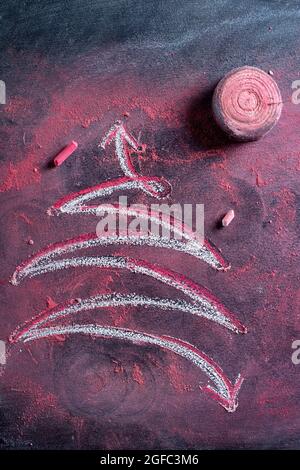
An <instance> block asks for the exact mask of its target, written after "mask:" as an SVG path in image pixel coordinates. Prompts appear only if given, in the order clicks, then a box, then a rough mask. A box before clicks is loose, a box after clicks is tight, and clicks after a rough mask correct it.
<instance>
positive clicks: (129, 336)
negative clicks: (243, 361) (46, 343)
mask: <svg viewBox="0 0 300 470" xmlns="http://www.w3.org/2000/svg"><path fill="white" fill-rule="evenodd" d="M76 333H77V334H80V333H82V334H85V335H90V336H100V337H103V338H117V339H120V340H125V341H131V342H133V343H135V344H153V345H156V346H159V347H161V348H163V349H168V350H170V351H172V352H174V353H175V354H178V355H179V356H181V357H183V358H185V359H187V360H189V361H190V362H192V363H193V364H194V365H195V366H196V367H198V368H199V369H201V370H202V371H203V372H204V373H205V374H206V375H207V376H208V377H209V378H210V380H211V381H212V382H213V383H214V387H212V386H207V387H203V388H202V390H203V391H206V389H207V388H208V387H209V389H210V390H211V391H212V392H214V394H216V395H217V396H218V398H219V399H218V401H219V403H220V404H221V405H222V406H223V407H224V408H225V409H227V411H231V412H232V411H235V409H236V407H237V392H238V390H237V389H235V387H234V386H232V384H231V383H230V382H229V380H228V379H227V378H226V376H225V374H224V372H223V371H222V369H221V368H220V367H219V366H218V365H217V364H216V363H214V361H213V360H212V359H211V358H209V357H208V356H207V355H204V353H201V351H199V350H197V348H195V346H193V345H191V344H190V343H187V342H183V341H180V342H178V340H177V339H176V338H171V337H160V336H156V335H152V334H151V335H150V334H147V333H143V332H138V331H134V330H129V329H123V328H117V327H106V326H99V325H94V324H86V325H76V324H75V325H68V326H56V327H49V328H42V329H37V330H33V331H31V332H30V334H29V335H28V336H26V338H25V339H24V340H23V342H24V343H26V342H29V341H35V340H38V339H42V338H48V337H51V336H55V335H65V334H76ZM237 382H239V387H238V389H239V388H240V386H241V377H240V375H239V376H238V379H237ZM234 389H235V390H234ZM214 394H213V395H211V396H212V397H213V398H215V395H214ZM215 399H216V398H215Z"/></svg>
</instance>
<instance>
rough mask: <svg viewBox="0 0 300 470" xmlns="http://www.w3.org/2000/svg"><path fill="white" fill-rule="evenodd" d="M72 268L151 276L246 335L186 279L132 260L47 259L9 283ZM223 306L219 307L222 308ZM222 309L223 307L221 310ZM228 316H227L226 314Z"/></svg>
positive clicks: (107, 258)
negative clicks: (123, 270)
mask: <svg viewBox="0 0 300 470" xmlns="http://www.w3.org/2000/svg"><path fill="white" fill-rule="evenodd" d="M74 267H99V268H117V269H127V270H129V271H131V272H134V273H138V274H144V275H146V276H148V277H152V278H154V279H156V280H157V281H159V282H161V283H163V284H166V285H168V286H170V287H174V288H175V289H176V290H178V291H180V292H182V293H183V294H185V295H186V296H188V297H189V298H191V299H192V300H193V301H194V302H195V303H196V304H197V305H198V306H199V307H201V309H202V310H203V311H205V312H206V315H209V316H211V317H212V318H214V319H215V321H217V322H218V323H219V324H221V325H223V326H224V327H226V328H228V329H230V330H232V331H235V332H237V333H238V332H246V329H245V327H244V326H243V325H241V324H240V322H239V321H238V320H236V319H235V318H230V317H231V316H232V315H230V317H228V316H226V315H224V314H223V312H222V311H221V310H220V309H218V307H217V306H216V305H214V303H213V300H212V299H211V300H210V299H208V298H206V297H205V296H204V295H203V296H202V295H201V293H200V292H201V289H203V288H201V286H198V285H196V284H195V286H196V287H197V288H198V289H199V291H200V292H197V290H196V289H195V288H193V287H191V286H190V285H188V282H189V280H184V279H185V278H183V277H182V276H181V277H179V278H178V279H176V277H175V276H176V274H175V273H172V272H169V273H168V271H166V270H160V269H159V268H156V267H154V265H150V266H148V265H147V264H141V265H139V264H138V262H137V261H136V260H133V259H130V258H124V257H113V256H102V257H78V258H67V259H62V260H51V261H49V262H48V263H46V262H43V263H42V264H40V265H35V266H33V267H25V268H24V269H23V270H22V271H21V272H16V273H15V276H14V277H13V279H12V281H11V282H12V284H14V285H18V284H19V283H20V282H21V281H22V280H23V279H24V278H25V277H29V278H32V277H35V276H39V275H42V274H46V273H50V272H54V271H58V270H62V269H69V268H74ZM222 307H223V306H222ZM223 310H225V308H224V307H223ZM227 315H228V314H227Z"/></svg>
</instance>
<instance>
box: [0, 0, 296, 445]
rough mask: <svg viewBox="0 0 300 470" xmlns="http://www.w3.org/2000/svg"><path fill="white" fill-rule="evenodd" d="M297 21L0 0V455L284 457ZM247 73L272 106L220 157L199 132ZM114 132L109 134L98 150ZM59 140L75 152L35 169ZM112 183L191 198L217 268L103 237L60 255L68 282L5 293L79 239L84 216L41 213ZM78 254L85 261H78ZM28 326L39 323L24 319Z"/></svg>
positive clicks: (198, 8) (288, 436)
mask: <svg viewBox="0 0 300 470" xmlns="http://www.w3.org/2000/svg"><path fill="white" fill-rule="evenodd" d="M299 21H300V3H299V2H297V1H262V0H261V1H259V0H256V1H253V0H252V1H232V0H231V1H229V0H228V1H222V0H220V1H211V0H209V1H208V0H207V1H206V0H201V1H200V0H198V1H196V0H188V1H185V2H182V1H181V0H164V1H158V0H147V1H146V0H144V1H141V0H138V1H133V0H127V1H126V0H102V1H100V0H98V1H91V0H85V1H83V0H73V1H64V0H61V1H58V0H54V1H51V2H50V1H49V2H47V1H39V2H30V1H22V2H20V1H19V0H18V1H17V0H15V1H14V0H8V1H7V2H2V4H1V6H0V38H1V41H0V47H1V76H0V79H1V80H3V81H4V82H5V84H6V104H1V105H0V118H1V127H0V133H1V134H0V135H1V139H0V167H1V171H0V191H1V199H0V201H1V202H0V204H1V209H0V214H1V225H0V237H1V241H0V250H1V266H0V270H1V271H0V277H1V284H0V292H1V312H0V332H1V335H0V336H1V337H0V339H1V341H2V342H4V343H5V347H6V361H4V360H3V355H2V362H6V363H5V364H2V365H1V366H0V367H1V377H0V447H1V448H3V449H14V448H16V449H32V448H34V449H126V448H128V449H215V448H236V449H241V448H300V444H299V433H300V412H299V407H300V396H299V372H300V365H298V366H297V365H295V364H293V362H292V360H291V355H292V347H291V345H292V342H293V341H295V340H297V339H300V331H299V330H300V328H299V303H300V297H299V259H298V253H299V235H298V234H299V181H300V174H299V170H300V164H299V157H300V149H299V125H298V124H299V116H300V114H299V113H300V105H298V106H297V105H296V104H294V103H293V102H292V100H291V95H292V88H291V84H292V82H293V81H294V80H297V79H299V70H300V68H299V65H300V59H299V46H300V41H299ZM246 64H247V65H254V66H258V67H260V68H262V69H263V70H265V71H269V70H272V71H273V73H274V78H275V79H276V81H277V83H278V85H279V87H280V90H281V93H282V96H283V101H284V108H283V113H282V116H281V119H280V121H279V123H278V125H277V126H276V128H275V129H274V130H272V131H271V132H270V133H269V134H268V135H267V136H266V137H264V138H263V139H262V140H260V141H258V142H254V143H249V144H234V143H232V142H229V141H228V140H227V139H226V138H225V137H224V136H223V135H222V133H221V132H220V131H219V130H218V129H217V128H216V126H215V125H214V123H213V121H212V115H211V96H212V91H213V89H214V87H215V85H216V83H217V82H218V81H219V80H220V78H222V76H223V75H224V74H225V73H226V72H228V71H229V70H231V69H232V68H234V67H237V66H242V65H246ZM116 120H121V123H122V125H124V128H122V127H120V125H119V127H118V125H117V128H116V129H117V130H116V129H113V134H114V135H113V136H112V139H111V142H110V145H103V147H105V149H104V148H101V147H99V143H101V141H102V139H103V138H104V137H105V135H106V134H107V132H108V131H109V129H111V128H112V126H113V125H114V123H115V122H116ZM128 136H129V137H128ZM118 139H119V140H118ZM126 139H127V140H126ZM134 139H136V140H134ZM72 140H75V141H77V142H78V144H79V147H78V149H77V150H76V152H75V153H74V154H73V155H72V156H71V157H70V158H69V159H68V160H67V161H66V162H65V163H64V164H62V165H61V166H59V167H57V168H52V167H51V161H52V160H53V158H54V156H55V155H56V154H57V153H58V152H59V151H60V150H61V149H62V148H63V147H64V146H65V145H67V144H68V143H69V142H71V141H72ZM128 141H130V142H131V144H132V145H130V142H128ZM118 142H119V147H118V145H117V143H118ZM135 142H136V148H134V147H135ZM122 145H123V146H122ZM126 158H128V161H126ZM122 159H123V168H122V166H121V165H120V163H122ZM124 161H125V163H124ZM131 162H132V169H131V170H132V172H133V175H129V176H128V174H127V175H126V172H127V173H130V168H129V166H128V165H129V163H131ZM124 165H125V166H124ZM126 165H127V166H126ZM124 169H125V170H124ZM126 178H127V179H126ZM153 178H154V180H153ZM133 180H134V181H135V182H138V183H137V186H138V187H134V188H132V185H131V183H132V181H133ZM116 181H119V182H120V181H122V182H123V183H124V182H125V183H126V182H127V183H128V185H127V186H126V185H125V189H124V190H122V191H121V192H119V193H121V194H122V195H126V196H128V202H129V203H130V204H133V203H135V204H151V203H155V202H160V201H163V202H168V203H171V204H175V203H179V204H184V203H186V204H204V208H205V236H206V237H207V239H209V240H210V241H211V242H212V243H213V244H214V245H215V246H217V247H218V249H219V250H221V253H222V257H224V259H226V260H227V261H228V262H229V263H230V264H231V269H230V270H222V269H220V270H218V269H215V267H216V266H212V265H209V264H208V263H207V262H205V261H207V260H203V259H198V258H199V257H200V258H201V256H200V255H199V257H198V258H197V256H195V255H193V254H192V255H191V253H187V252H186V250H187V248H186V245H184V246H183V247H181V248H182V249H181V250H176V249H173V248H172V247H170V246H169V245H167V246H165V247H161V246H157V244H159V242H158V241H157V240H154V242H153V244H152V245H151V244H150V243H148V244H147V243H144V244H142V245H141V246H136V245H134V244H133V243H131V244H129V245H128V244H127V245H126V244H125V245H124V244H121V243H118V240H117V241H116V242H117V243H111V244H107V245H103V244H102V245H101V244H98V245H97V246H90V245H88V247H86V246H85V248H84V247H83V249H79V250H78V251H76V252H75V253H68V254H67V255H68V257H69V258H74V257H76V258H77V259H78V258H80V257H81V258H80V260H81V261H79V262H78V265H77V264H76V263H75V264H74V266H72V267H70V266H69V267H70V269H55V266H56V265H55V261H54V264H53V258H51V256H50V258H49V257H48V258H46V260H45V259H43V260H42V261H41V262H39V261H38V262H37V264H34V263H36V260H35V261H34V260H33V261H29V264H27V265H23V266H22V267H21V268H20V270H19V271H18V272H17V275H16V276H17V278H18V281H20V282H15V284H18V285H12V284H11V283H9V279H10V278H11V276H12V274H13V273H14V271H15V269H16V267H17V266H20V265H22V263H23V262H25V261H27V260H28V259H30V257H31V256H33V255H34V254H35V253H36V252H39V251H41V250H45V247H47V246H48V245H51V244H53V243H56V242H57V243H58V242H59V243H60V244H62V246H63V247H64V248H63V249H65V248H66V245H64V242H65V241H66V240H69V239H72V238H78V237H80V236H82V234H86V233H90V234H92V235H93V236H95V233H96V225H97V223H98V221H99V220H100V219H101V217H100V216H99V214H98V215H95V214H82V213H78V212H80V211H78V210H75V211H73V212H72V211H69V212H68V210H67V211H65V212H64V213H63V211H60V210H58V211H54V212H55V214H54V215H55V216H51V215H53V210H52V212H51V211H49V208H51V207H52V206H53V205H55V203H56V202H57V201H59V200H62V198H65V197H66V196H69V195H74V194H75V196H74V197H75V199H76V197H78V192H79V191H81V190H86V189H87V188H94V187H95V186H98V189H99V187H100V189H101V188H102V189H103V185H105V184H106V185H107V184H108V185H109V184H112V185H113V186H114V185H116ZM151 182H152V183H151ZM127 183H126V184H127ZM167 184H168V185H170V188H171V193H170V194H169V197H168V198H167V199H164V198H163V197H162V199H159V200H158V199H157V198H156V196H157V192H159V188H160V189H162V188H163V186H164V185H167ZM91 191H92V190H91ZM100 192H101V191H100ZM119 193H117V192H116V193H115V192H113V193H112V194H108V193H107V192H105V191H104V195H103V194H102V193H101V194H100V196H101V195H102V197H98V199H93V200H90V201H89V204H94V205H97V204H104V203H105V204H111V203H115V202H117V195H118V194H119ZM76 194H77V196H76ZM97 195H98V196H99V191H98V193H97ZM92 196H93V197H94V196H95V194H92ZM63 201H65V199H63ZM79 202H80V201H79ZM75 203H76V204H77V203H78V200H77V199H76V201H75ZM81 203H82V201H81ZM76 204H75V208H77V209H78V207H81V206H80V204H79V206H78V204H77V205H76ZM59 207H60V208H61V207H65V206H63V204H62V205H60V206H59ZM68 207H69V208H70V207H73V209H74V206H68ZM230 208H233V209H234V210H235V213H236V217H235V219H234V221H233V222H232V223H231V224H230V226H229V227H228V228H226V229H220V225H219V221H220V218H222V216H223V215H224V214H225V213H226V212H227V211H228V210H229V209H230ZM57 212H58V213H57ZM70 212H71V213H70ZM80 241H81V242H82V241H83V238H80ZM59 246H61V245H59ZM52 249H53V248H52ZM60 249H62V248H60ZM43 253H44V251H43ZM212 253H215V252H214V249H213V248H212ZM108 256H109V257H110V258H108ZM218 256H219V255H218ZM92 257H93V258H94V259H95V258H97V259H98V262H99V263H100V261H99V259H101V260H102V261H101V262H102V266H99V265H97V266H95V265H93V266H91V265H88V263H84V262H83V261H82V259H85V260H87V259H91V258H92ZM128 258H130V260H131V261H128ZM63 259H65V258H64V257H63ZM108 259H110V260H113V261H112V263H111V264H109V262H108V261H107V260H108ZM218 259H219V258H218ZM220 259H221V258H220ZM116 260H118V262H119V263H121V265H122V263H123V265H122V266H121V267H120V266H117V267H116V266H112V264H113V263H114V262H116ZM132 260H135V261H132ZM63 262H64V261H63ZM30 263H31V264H30ZM47 263H48V264H47ZM51 263H52V264H51ZM145 263H146V264H145ZM90 264H92V263H90ZM124 264H125V267H124ZM212 264H213V263H212ZM45 266H46V267H45ZM60 266H61V265H60ZM145 271H147V273H148V275H147V273H145ZM33 273H35V274H36V275H35V276H34V277H30V276H31V274H33ZM170 273H172V274H170ZM170 276H171V279H172V282H171V281H170ZM172 276H173V277H172ZM187 279H189V280H190V281H187ZM14 280H16V277H15V278H14ZM162 281H164V282H162ZM192 282H193V284H192ZM187 283H188V284H187ZM170 284H172V285H170ZM174 284H175V287H174ZM191 286H193V287H191ZM199 286H204V287H205V288H206V289H208V290H209V291H210V292H211V293H212V294H213V296H214V298H216V299H218V300H217V301H216V303H215V304H214V307H213V308H215V309H216V312H217V313H216V314H215V316H214V318H203V317H201V315H200V316H199V315H197V312H199V311H201V309H200V307H201V305H200V307H199V309H200V310H199V309H198V310H197V305H198V304H197V302H200V304H201V299H202V302H203V295H202V294H203V292H204V291H203V288H200V287H199ZM189 289H190V290H189ZM193 289H194V290H193ZM197 289H198V290H197ZM191 292H192V294H191ZM116 293H117V294H118V295H119V297H118V298H117V300H116ZM133 294H135V298H134V299H133V297H132V295H133ZM187 294H188V295H187ZM95 296H98V297H97V298H98V300H99V304H97V305H96V306H95V300H94V301H93V302H94V303H93V306H92V307H93V308H86V309H85V308H84V306H82V305H83V304H82V302H84V301H85V299H90V298H91V297H95ZM105 296H106V297H105ZM146 297H147V298H148V299H149V298H150V299H152V301H149V302H148V305H145V304H146V303H147V302H146V300H145V298H146ZM191 297H192V298H191ZM71 299H73V301H72V302H73V303H71V304H69V307H70V306H71V307H72V306H73V307H72V308H73V309H72V308H71V311H70V312H69V315H67V316H66V315H65V318H62V315H63V314H62V313H61V312H62V310H63V308H66V307H65V303H66V302H69V301H70V300H71ZM74 299H75V300H74ZM153 299H156V300H155V301H154V300H153ZM157 299H169V300H170V302H171V303H170V305H169V307H168V308H162V305H161V302H162V300H157ZM104 300H106V305H105V306H103V305H102V304H101V302H103V301H104ZM151 302H152V303H151ZM172 302H173V303H172ZM183 302H186V303H185V304H184V303H183ZM96 303H97V302H96ZM61 304H63V305H61ZM100 304H101V306H100ZM198 306H199V305H198ZM81 307H82V308H81ZM202 307H203V305H202ZM80 309H81V310H80ZM195 310H196V314H193V313H195ZM202 310H203V309H202ZM229 311H230V312H231V314H232V316H231V317H228V316H226V315H227V312H229ZM40 312H43V314H42V317H40V321H41V319H42V324H38V323H37V322H38V320H34V321H31V319H32V318H34V317H36V316H37V315H38V314H39V313H40ZM53 312H54V313H55V312H56V314H58V315H57V316H56V317H55V318H54V319H53V318H52V320H51V319H49V316H50V315H53ZM59 312H60V313H59ZM224 312H225V313H224ZM228 315H230V314H228ZM208 316H209V315H208ZM211 320H214V321H211ZM26 322H27V323H26ZM28 322H29V323H28ZM34 322H35V323H34ZM43 322H44V323H43ZM24 323H26V325H25V326H24ZM91 324H93V325H96V326H94V327H93V328H94V329H91V328H92V327H85V326H84V325H91ZM76 325H77V326H76ZM241 325H245V327H246V328H247V330H248V332H247V333H246V334H244V333H243V331H242V330H243V329H242V326H241ZM16 328H19V329H18V331H17V333H16V332H15V335H14V336H11V335H12V333H13V332H14V331H15V330H16ZM45 328H46V329H47V328H48V330H47V331H48V335H47V334H45V331H44V333H43V332H42V329H44V330H45ZM51 328H52V329H51ZM74 328H75V330H76V328H77V330H76V331H77V333H76V332H74ZM101 328H102V329H101ZM124 329H126V331H127V333H125V332H124ZM128 331H129V333H128ZM239 331H240V334H237V333H238V332H239ZM101 332H102V333H101ZM120 332H121V333H120ZM136 332H140V335H141V336H139V337H133V336H132V335H137V334H138V333H136ZM75 333H76V334H75ZM100 333H101V334H102V337H101V335H100ZM104 333H105V334H106V337H103V335H104V336H105V334H104ZM43 334H44V335H45V337H42V335H43ZM26 335H27V336H26ZM130 335H131V336H130ZM10 336H11V338H14V339H15V341H12V342H11V343H8V338H9V337H10ZM25 339H27V340H28V341H27V342H25V341H24V340H25ZM34 339H35V340H34ZM179 340H180V341H181V342H179ZM1 344H2V346H3V343H1ZM191 345H193V346H194V348H192V346H191ZM183 355H185V357H182V356H183ZM239 374H241V377H243V378H244V381H243V383H241V380H240V381H239V382H238V383H237V385H238V386H237V389H236V390H234V383H235V381H236V380H237V378H238V377H239ZM239 386H240V388H239ZM209 387H210V388H209ZM238 388H239V390H238ZM235 394H236V397H235V396H234V395H235ZM230 400H231V401H230ZM237 400H238V407H236V405H237ZM228 411H231V412H228Z"/></svg>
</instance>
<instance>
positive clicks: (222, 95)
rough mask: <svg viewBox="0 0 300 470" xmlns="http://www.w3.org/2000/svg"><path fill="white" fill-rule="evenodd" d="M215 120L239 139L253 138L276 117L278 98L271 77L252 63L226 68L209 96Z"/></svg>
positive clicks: (278, 114) (270, 127) (278, 91)
mask: <svg viewBox="0 0 300 470" xmlns="http://www.w3.org/2000/svg"><path fill="white" fill-rule="evenodd" d="M212 106H213V114H214V118H215V120H216V122H217V124H218V125H219V126H220V127H221V129H223V130H224V131H225V132H226V133H227V134H228V135H229V136H230V137H232V138H234V139H236V140H240V141H250V140H257V139H259V138H260V137H262V136H263V135H264V134H266V133H267V132H268V131H269V130H270V129H272V127H273V126H274V125H275V124H276V122H277V121H278V119H279V118H280V114H281V110H282V98H281V94H280V90H279V88H278V86H277V83H276V82H275V80H274V79H273V78H272V77H271V76H270V75H268V74H267V73H266V72H264V71H263V70H260V69H258V68H256V67H248V66H245V67H240V68H237V69H234V70H232V71H231V72H229V73H228V74H227V75H226V76H225V77H224V78H223V79H222V80H221V81H220V82H219V83H218V85H217V87H216V89H215V91H214V96H213V103H212Z"/></svg>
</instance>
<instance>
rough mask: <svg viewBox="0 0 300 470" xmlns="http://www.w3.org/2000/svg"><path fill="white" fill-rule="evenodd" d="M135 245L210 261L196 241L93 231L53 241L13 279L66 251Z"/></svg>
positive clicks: (203, 247) (206, 251)
mask: <svg viewBox="0 0 300 470" xmlns="http://www.w3.org/2000/svg"><path fill="white" fill-rule="evenodd" d="M113 244H115V245H136V246H144V245H147V246H154V247H156V248H167V249H171V250H175V251H180V252H183V253H186V254H189V255H191V256H193V257H195V258H197V259H200V260H203V259H204V260H205V261H206V262H207V263H210V262H212V261H213V260H212V259H211V258H210V253H209V251H208V250H207V248H206V247H205V246H203V245H202V246H199V245H198V244H197V243H193V242H190V243H183V242H181V241H180V240H175V239H171V240H170V239H168V238H167V237H159V236H158V237H156V236H154V235H127V234H125V235H105V236H97V235H96V234H93V233H87V234H84V235H81V236H79V237H76V238H71V239H69V240H66V241H63V242H58V243H53V244H52V245H48V246H47V247H46V248H45V249H43V250H41V251H39V252H38V253H36V254H35V255H33V256H32V257H31V258H29V259H28V260H27V261H25V262H24V263H22V264H21V265H19V266H18V267H17V268H16V270H15V273H14V275H13V279H14V278H16V277H18V276H20V275H21V274H22V272H23V271H24V270H26V269H29V268H32V267H34V266H37V265H41V264H45V263H47V262H49V261H50V260H53V259H55V258H57V257H60V256H62V255H64V254H67V253H74V252H75V251H77V250H83V249H88V248H95V247H98V246H108V245H113Z"/></svg>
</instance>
